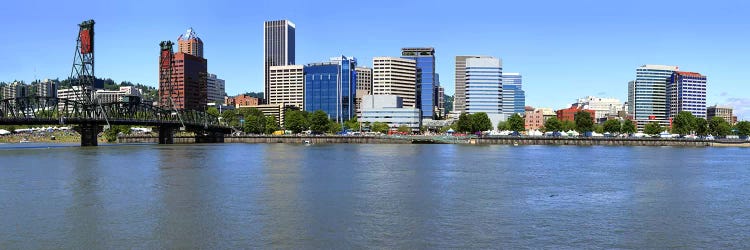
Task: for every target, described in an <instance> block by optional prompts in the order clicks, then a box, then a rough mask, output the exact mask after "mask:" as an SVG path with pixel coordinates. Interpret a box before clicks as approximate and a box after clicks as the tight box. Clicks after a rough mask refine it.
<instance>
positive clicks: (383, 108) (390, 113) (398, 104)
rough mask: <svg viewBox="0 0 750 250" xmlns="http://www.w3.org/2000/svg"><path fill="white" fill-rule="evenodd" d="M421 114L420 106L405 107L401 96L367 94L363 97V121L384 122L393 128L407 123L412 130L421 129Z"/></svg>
mask: <svg viewBox="0 0 750 250" xmlns="http://www.w3.org/2000/svg"><path fill="white" fill-rule="evenodd" d="M420 115H421V113H420V112H419V109H418V108H414V107H404V106H403V98H402V97H400V96H396V95H366V96H364V97H363V98H362V118H361V120H360V121H361V122H370V123H374V122H383V123H386V124H388V127H390V128H391V129H395V128H398V127H400V126H402V125H406V126H408V127H410V128H411V129H412V131H419V128H420V127H421V120H420Z"/></svg>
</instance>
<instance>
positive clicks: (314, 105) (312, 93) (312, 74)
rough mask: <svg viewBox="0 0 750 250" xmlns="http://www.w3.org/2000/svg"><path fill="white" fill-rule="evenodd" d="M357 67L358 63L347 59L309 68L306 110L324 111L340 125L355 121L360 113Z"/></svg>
mask: <svg viewBox="0 0 750 250" xmlns="http://www.w3.org/2000/svg"><path fill="white" fill-rule="evenodd" d="M356 67H357V60H356V59H354V58H348V57H345V56H341V57H334V58H331V61H330V62H326V63H313V64H308V65H306V66H305V68H304V70H303V71H304V72H305V73H304V74H305V101H304V103H305V111H308V112H315V111H316V110H323V111H324V112H326V114H328V117H329V118H331V119H334V120H336V122H343V121H346V120H349V119H351V118H352V117H353V116H354V115H355V114H356V110H355V109H354V105H355V99H356V96H357V92H356V91H357V73H356V70H355V68H356Z"/></svg>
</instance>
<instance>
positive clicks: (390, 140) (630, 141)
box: [118, 136, 750, 147]
mask: <svg viewBox="0 0 750 250" xmlns="http://www.w3.org/2000/svg"><path fill="white" fill-rule="evenodd" d="M118 142H119V143H158V142H159V138H158V137H156V136H122V137H119V138H118ZM224 142H225V143H292V144H293V143H305V142H309V143H312V144H333V143H351V144H474V145H574V146H596V145H599V146H657V147H658V146H674V147H750V142H744V141H705V140H685V139H664V138H565V137H562V138H559V137H558V138H553V137H483V138H461V137H445V136H442V137H429V136H402V137H387V136H227V137H224ZM174 143H175V144H188V143H195V138H194V137H188V136H175V137H174Z"/></svg>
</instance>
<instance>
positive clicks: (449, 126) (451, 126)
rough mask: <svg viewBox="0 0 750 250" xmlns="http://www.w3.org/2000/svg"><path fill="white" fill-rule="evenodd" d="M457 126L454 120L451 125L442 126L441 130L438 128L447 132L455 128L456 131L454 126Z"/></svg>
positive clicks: (442, 132)
mask: <svg viewBox="0 0 750 250" xmlns="http://www.w3.org/2000/svg"><path fill="white" fill-rule="evenodd" d="M455 126H456V123H455V122H454V123H452V124H451V125H448V126H443V127H441V128H440V130H438V132H440V133H441V134H444V133H447V132H448V130H450V129H453V131H456V129H455V128H454V127H455Z"/></svg>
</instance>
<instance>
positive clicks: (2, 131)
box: [0, 129, 10, 135]
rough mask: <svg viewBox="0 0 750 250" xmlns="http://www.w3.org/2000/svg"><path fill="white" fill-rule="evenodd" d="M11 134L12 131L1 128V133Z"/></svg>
mask: <svg viewBox="0 0 750 250" xmlns="http://www.w3.org/2000/svg"><path fill="white" fill-rule="evenodd" d="M9 134H10V131H8V130H5V129H0V135H9Z"/></svg>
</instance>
